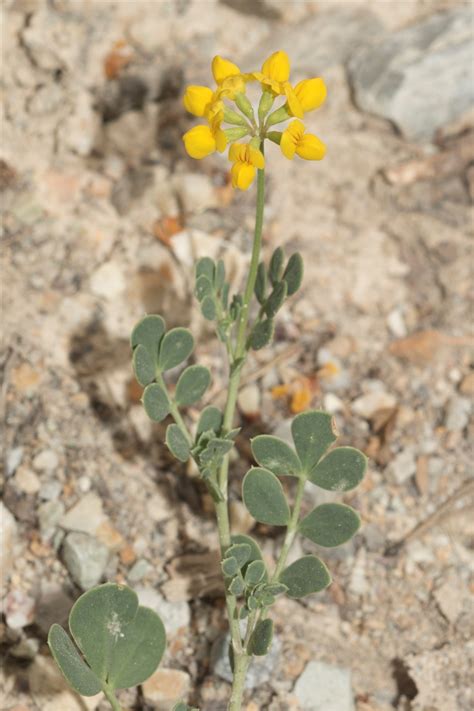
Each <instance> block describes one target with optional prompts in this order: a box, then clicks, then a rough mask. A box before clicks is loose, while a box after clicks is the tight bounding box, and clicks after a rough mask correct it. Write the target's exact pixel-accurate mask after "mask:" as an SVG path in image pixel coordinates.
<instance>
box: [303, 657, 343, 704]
mask: <svg viewBox="0 0 474 711" xmlns="http://www.w3.org/2000/svg"><path fill="white" fill-rule="evenodd" d="M293 693H294V695H295V696H296V698H297V699H298V702H299V704H300V707H301V711H355V705H354V696H353V693H352V682H351V672H350V670H349V669H344V668H342V667H335V666H332V665H331V664H326V663H325V662H316V661H313V662H309V663H308V664H307V665H306V667H305V670H304V672H303V673H302V675H301V676H300V678H299V679H298V681H297V682H296V684H295V687H294V689H293Z"/></svg>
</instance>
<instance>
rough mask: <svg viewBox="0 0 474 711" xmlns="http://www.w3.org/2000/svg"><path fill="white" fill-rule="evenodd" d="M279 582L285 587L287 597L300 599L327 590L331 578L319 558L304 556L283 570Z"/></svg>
mask: <svg viewBox="0 0 474 711" xmlns="http://www.w3.org/2000/svg"><path fill="white" fill-rule="evenodd" d="M279 580H280V582H281V583H283V584H284V585H286V586H287V588H288V592H287V595H288V596H289V597H293V598H300V597H305V596H306V595H310V594H311V593H315V592H320V591H321V590H324V588H327V586H328V585H329V584H330V582H331V576H330V575H329V571H328V569H327V568H326V566H325V565H324V563H323V562H322V561H320V560H319V558H316V556H314V555H306V556H303V558H299V559H298V560H295V562H294V563H292V564H291V565H289V566H288V568H285V570H284V571H283V573H282V574H281V575H280V578H279Z"/></svg>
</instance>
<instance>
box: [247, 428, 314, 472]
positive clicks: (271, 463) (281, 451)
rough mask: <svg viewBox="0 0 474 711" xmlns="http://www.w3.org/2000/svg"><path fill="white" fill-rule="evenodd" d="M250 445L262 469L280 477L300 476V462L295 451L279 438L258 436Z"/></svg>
mask: <svg viewBox="0 0 474 711" xmlns="http://www.w3.org/2000/svg"><path fill="white" fill-rule="evenodd" d="M250 445H251V448H252V453H253V456H254V457H255V459H256V461H257V462H258V463H259V464H260V466H261V467H264V468H265V469H269V470H270V471H271V472H273V473H274V474H278V475H279V476H299V474H300V471H301V464H300V460H299V459H298V457H297V456H296V454H295V452H294V450H293V449H292V448H291V447H290V446H289V445H288V444H287V443H286V442H284V441H283V440H282V439H280V438H279V437H273V436H272V435H258V436H257V437H254V439H253V440H251V442H250Z"/></svg>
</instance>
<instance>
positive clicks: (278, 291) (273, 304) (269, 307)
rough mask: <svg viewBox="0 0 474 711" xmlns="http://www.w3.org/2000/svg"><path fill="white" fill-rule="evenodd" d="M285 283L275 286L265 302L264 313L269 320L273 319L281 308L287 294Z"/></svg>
mask: <svg viewBox="0 0 474 711" xmlns="http://www.w3.org/2000/svg"><path fill="white" fill-rule="evenodd" d="M287 288H288V287H287V284H286V281H280V282H278V283H276V284H275V286H274V288H273V291H272V293H271V294H270V296H269V297H268V299H267V300H266V302H265V313H266V315H267V316H268V317H269V318H273V316H275V315H276V314H277V312H278V311H279V310H280V308H281V307H282V306H283V302H284V301H285V299H286V293H287Z"/></svg>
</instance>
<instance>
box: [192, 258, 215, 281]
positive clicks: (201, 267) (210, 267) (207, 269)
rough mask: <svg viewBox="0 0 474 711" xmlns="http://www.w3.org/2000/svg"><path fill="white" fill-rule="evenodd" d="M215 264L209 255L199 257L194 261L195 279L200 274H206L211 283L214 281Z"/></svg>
mask: <svg viewBox="0 0 474 711" xmlns="http://www.w3.org/2000/svg"><path fill="white" fill-rule="evenodd" d="M214 270H215V265H214V262H213V261H212V259H211V258H210V257H201V259H198V261H197V263H196V280H197V279H199V277H200V276H201V275H204V276H206V277H207V278H208V279H209V281H210V282H211V283H212V282H213V281H214Z"/></svg>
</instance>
